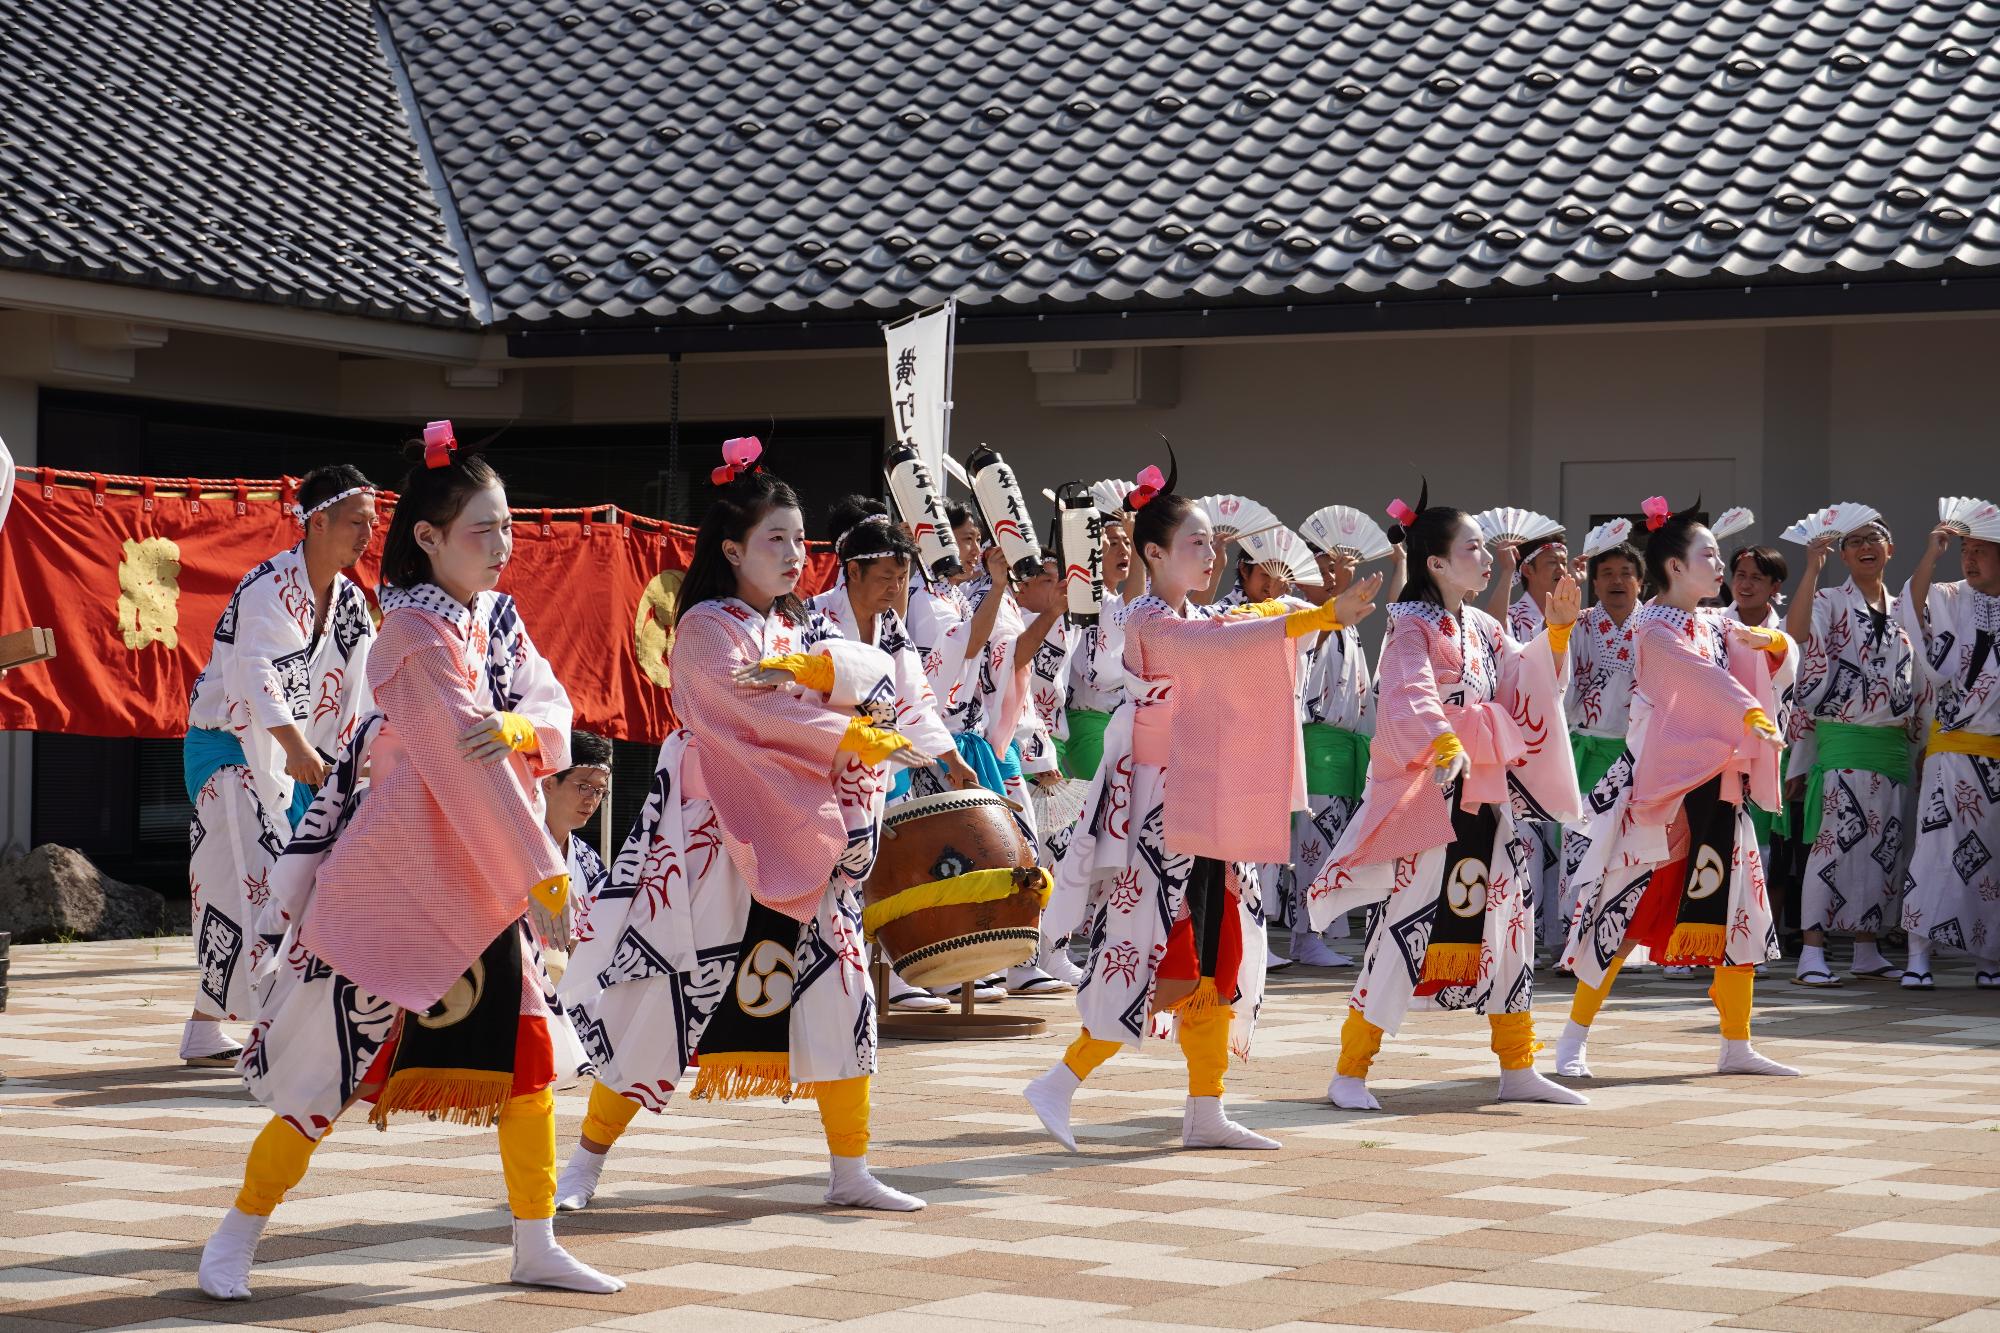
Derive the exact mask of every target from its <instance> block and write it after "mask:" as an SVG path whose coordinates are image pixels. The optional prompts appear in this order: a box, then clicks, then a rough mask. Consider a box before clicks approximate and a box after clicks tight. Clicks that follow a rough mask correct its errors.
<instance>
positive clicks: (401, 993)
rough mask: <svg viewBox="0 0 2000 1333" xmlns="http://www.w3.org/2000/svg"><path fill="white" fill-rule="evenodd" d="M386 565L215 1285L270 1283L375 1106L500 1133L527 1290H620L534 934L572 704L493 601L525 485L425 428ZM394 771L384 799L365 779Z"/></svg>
mask: <svg viewBox="0 0 2000 1333" xmlns="http://www.w3.org/2000/svg"><path fill="white" fill-rule="evenodd" d="M425 437H426V447H425V462H424V465H423V466H421V467H418V468H416V469H414V470H412V472H411V473H410V476H409V477H408V478H407V479H406V480H405V481H404V483H403V487H402V496H401V499H400V500H399V501H398V503H397V505H396V514H395V518H394V520H393V521H392V522H391V523H390V526H389V535H388V538H387V541H386V542H385V544H384V547H383V552H382V571H383V577H384V579H385V581H386V583H387V584H389V585H393V586H388V587H386V588H385V590H384V592H383V596H382V605H383V612H384V614H383V618H382V629H381V633H380V635H379V636H378V637H377V639H376V641H375V645H374V648H373V650H372V651H371V652H370V654H369V657H368V684H369V687H370V689H371V690H372V691H373V694H374V698H375V701H376V705H377V707H379V708H380V710H381V712H380V714H379V715H377V716H376V717H374V718H371V719H370V720H369V721H368V722H367V723H366V724H365V725H364V726H363V727H362V729H361V730H360V732H359V733H358V734H357V735H356V737H355V739H354V740H353V742H352V743H351V744H350V745H349V746H348V747H347V748H346V749H345V750H344V751H343V752H342V755H341V756H340V760H339V763H338V764H337V766H336V771H335V773H334V774H333V775H332V776H331V777H330V778H329V780H328V782H327V783H326V785H325V786H324V787H322V788H321V790H320V792H319V795H318V796H317V797H316V798H315V799H314V802H313V805H312V807H311V808H310V809H309V810H308V811H307V812H306V815H305V818H304V821H303V822H302V823H301V824H300V826H299V829H298V832H297V833H296V834H295V835H294V837H293V839H292V842H291V844H290V845H289V846H288V847H287V848H286V851H285V855H284V856H283V857H281V858H279V861H278V866H277V868H276V870H275V871H274V872H273V874H272V897H271V901H270V906H269V908H268V909H267V913H266V915H267V916H268V917H269V921H268V922H267V924H269V925H271V926H274V927H275V929H274V930H273V931H272V932H271V933H273V934H275V933H278V932H281V931H282V932H284V936H283V943H282V948H281V951H280V955H279V956H280V957H281V958H282V959H283V961H282V962H280V963H278V964H277V965H276V967H275V969H274V971H273V972H272V973H271V974H270V976H269V979H268V980H267V981H266V982H265V983H264V985H265V986H266V987H268V989H266V990H265V993H264V994H262V995H261V996H260V997H259V1009H258V1014H257V1021H256V1024H255V1026H254V1027H253V1028H252V1029H251V1033H250V1039H249V1042H248V1043H247V1044H246V1045H245V1047H244V1050H243V1055H242V1058H241V1060H240V1062H239V1068H240V1069H241V1070H242V1073H243V1078H244V1081H245V1083H246V1084H247V1085H248V1086H249V1088H250V1091H251V1093H252V1095H254V1096H255V1097H256V1098H257V1099H258V1100H259V1101H261V1102H263V1103H264V1104H265V1105H267V1106H269V1107H270V1108H271V1109H272V1111H273V1112H274V1115H273V1116H272V1119H271V1121H270V1123H268V1124H267V1125H265V1126H264V1129H263V1132H262V1133H260V1134H259V1135H258V1136H257V1140H256V1142H255V1143H254V1144H253V1145H252V1146H251V1149H250V1157H249V1160H248V1161H247V1162H246V1163H245V1164H244V1170H243V1189H242V1192H241V1193H239V1194H238V1195H237V1196H236V1204H235V1206H234V1207H233V1208H231V1209H230V1210H229V1212H228V1213H227V1214H226V1215H225V1216H224V1217H223V1219H222V1224H221V1225H220V1226H219V1227H217V1228H216V1232H215V1234H214V1236H212V1237H211V1238H210V1239H209V1242H208V1244H207V1246H206V1247H204V1248H203V1250H202V1254H201V1267H200V1273H199V1281H200V1285H201V1289H202V1290H203V1291H204V1292H206V1293H207V1294H208V1295H210V1296H213V1297H215V1298H217V1299H219V1300H242V1299H244V1298H246V1297H248V1296H249V1294H250V1266H251V1262H252V1260H253V1259H254V1258H255V1255H256V1248H257V1242H258V1240H259V1238H260V1237H261V1236H262V1235H263V1232H264V1226H265V1224H266V1222H268V1221H269V1219H270V1215H271V1212H272V1210H273V1209H275V1208H276V1207H277V1205H278V1203H279V1201H280V1200H282V1199H283V1198H284V1197H285V1194H286V1192H287V1191H289V1190H290V1189H292V1188H293V1187H294V1186H296V1185H297V1184H298V1183H299V1181H300V1180H302V1179H303V1178H304V1177H305V1172H306V1166H307V1164H308V1162H309V1161H310V1159H311V1156H312V1152H313V1149H314V1148H315V1147H317V1146H318V1144H319V1143H321V1142H322V1141H324V1139H325V1137H326V1134H327V1133H328V1132H329V1131H330V1130H331V1129H332V1128H333V1122H334V1121H335V1120H336V1119H338V1118H339V1116H340V1114H341V1113H342V1112H343V1111H345V1110H346V1109H347V1108H348V1107H350V1106H352V1105H353V1104H354V1103H355V1102H356V1101H360V1100H363V1099H371V1100H374V1101H375V1103H376V1107H375V1113H374V1115H373V1117H372V1119H374V1120H375V1121H376V1122H377V1123H378V1124H379V1123H381V1122H382V1121H383V1120H384V1119H385V1118H386V1117H387V1116H388V1115H389V1114H390V1113H391V1112H405V1111H406V1112H415V1113H417V1114H421V1115H425V1116H428V1117H430V1118H432V1119H444V1120H451V1121H455V1122H457V1123H461V1124H475V1125H494V1126H497V1127H498V1130H499V1137H500V1167H501V1171H502V1174H503V1175H504V1176H505V1177H506V1181H507V1201H508V1205H509V1207H510V1209H511V1211H512V1213H513V1215H514V1260H513V1269H512V1274H511V1280H512V1281H514V1282H517V1283H521V1284H524V1285H528V1286H542V1287H560V1288H563V1289H565V1290H568V1291H583V1292H592V1293H598V1294H604V1293H609V1292H615V1291H622V1290H623V1289H624V1286H625V1284H624V1283H623V1282H621V1281H620V1280H618V1279H617V1278H615V1277H609V1276H607V1275H605V1274H603V1273H600V1272H598V1271H597V1270H596V1269H594V1268H591V1267H589V1266H588V1265H586V1264H583V1263H581V1262H579V1261H578V1260H577V1259H575V1258H574V1257H572V1256H571V1255H570V1254H569V1253H568V1252H567V1251H566V1250H564V1249H563V1248H562V1247H561V1246H560V1245H558V1244H556V1241H555V1236H554V1233H553V1231H552V1219H553V1218H554V1217H555V1211H556V1209H555V1191H556V1152H555V1148H556V1137H555V1136H556V1121H555V1094H554V1086H555V1083H556V1078H557V1071H558V1068H559V1067H560V1066H561V1065H563V1064H567V1065H568V1066H569V1067H570V1068H572V1069H574V1068H575V1057H573V1056H567V1055H565V1046H568V1047H571V1048H573V1047H574V1039H573V1038H568V1039H567V1041H566V1040H565V1039H566V1037H567V1033H566V1030H565V1029H564V1028H563V1025H562V1024H561V1021H560V1019H559V1018H558V1017H557V1015H556V1013H555V1011H554V1008H553V1000H554V997H553V996H552V995H551V994H550V987H549V985H548V981H547V978H546V977H545V976H544V974H543V971H542V966H541V957H540V953H539V950H538V949H537V947H536V945H535V942H534V935H533V931H532V928H531V927H530V926H529V924H528V916H527V913H528V907H529V903H530V901H531V900H532V901H534V902H538V903H540V904H541V905H542V906H544V907H545V908H547V909H548V910H550V911H552V912H558V913H559V912H560V911H561V910H562V907H563V900H564V898H565V896H566V895H567V892H568V884H569V879H568V875H567V873H566V871H565V870H564V866H563V860H562V857H561V855H560V854H559V853H558V852H557V850H556V846H555V843H554V841H553V840H551V839H550V837H549V835H548V831H547V829H546V828H545V827H544V826H543V824H542V819H541V814H540V806H539V804H538V802H537V791H536V784H537V783H538V782H539V780H540V779H541V778H542V777H544V776H546V775H548V774H550V773H554V772H557V771H559V770H561V769H562V768H564V767H566V766H567V764H568V762H569V760H568V751H569V722H570V708H569V699H568V696H567V695H566V694H564V692H563V689H562V687H561V686H560V685H559V684H557V683H556V680H555V677H554V675H553V674H552V673H551V672H550V671H549V669H548V665H547V663H545V662H544V661H543V660H542V657H541V655H540V654H539V653H537V652H536V651H535V650H534V645H533V643H531V642H530V641H529V640H528V637H527V634H526V633H525V631H524V630H522V628H521V626H520V621H519V618H518V616H516V615H515V614H514V611H513V603H512V601H511V600H510V599H507V598H505V597H501V596H500V595H498V594H496V593H495V592H494V591H493V588H494V585H495V584H497V583H498V582H499V580H500V573H501V571H502V570H503V569H505V568H506V566H507V560H508V557H509V556H510V555H511V554H512V550H513V534H512V527H511V523H510V520H509V518H508V512H507V496H506V492H505V491H503V490H502V489H501V487H500V479H499V477H497V476H496V475H494V472H493V469H492V468H490V467H488V466H487V465H486V463H485V462H484V461H483V460H481V459H479V458H477V457H473V456H470V455H469V454H467V453H463V452H460V451H459V450H458V449H457V448H456V443H455V441H454V440H453V439H452V438H451V427H450V423H448V422H434V423H432V425H431V427H429V428H428V429H427V430H426V432H425ZM367 773H372V781H371V782H370V784H369V788H368V791H367V794H366V799H365V800H362V799H360V787H361V783H362V780H363V775H364V774H367Z"/></svg>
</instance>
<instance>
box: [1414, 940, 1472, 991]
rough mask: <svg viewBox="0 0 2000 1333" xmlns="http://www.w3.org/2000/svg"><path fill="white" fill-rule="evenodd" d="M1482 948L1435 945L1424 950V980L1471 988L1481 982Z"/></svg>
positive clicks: (1460, 945) (1467, 945) (1468, 945)
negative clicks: (1480, 959) (1474, 983)
mask: <svg viewBox="0 0 2000 1333" xmlns="http://www.w3.org/2000/svg"><path fill="white" fill-rule="evenodd" d="M1479 953H1480V946H1479V945H1478V944H1477V943H1473V944H1433V945H1431V946H1430V947H1428V948H1426V949H1425V950H1424V980H1425V981H1426V982H1431V981H1442V982H1444V983H1446V984H1447V985H1460V986H1469V985H1471V984H1472V983H1473V982H1475V981H1477V980H1479Z"/></svg>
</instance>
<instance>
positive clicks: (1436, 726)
mask: <svg viewBox="0 0 2000 1333" xmlns="http://www.w3.org/2000/svg"><path fill="white" fill-rule="evenodd" d="M1407 606H1409V604H1408V603H1401V604H1399V605H1398V607H1397V608H1396V609H1395V610H1392V612H1391V620H1390V624H1389V632H1388V633H1387V635H1385V636H1384V637H1383V640H1382V656H1381V665H1380V668H1379V670H1378V671H1377V672H1376V679H1377V681H1378V682H1379V689H1380V697H1379V701H1378V703H1377V706H1376V710H1375V739H1374V741H1373V743H1372V744H1371V745H1370V747H1369V759H1368V788H1367V792H1366V795H1365V798H1364V799H1363V801H1362V805H1361V809H1360V811H1359V812H1358V813H1357V814H1356V816H1355V819H1354V821H1353V822H1352V823H1350V824H1349V825H1348V827H1347V832H1346V833H1345V834H1344V835H1343V836H1342V838H1341V841H1340V845H1339V846H1338V847H1337V848H1336V849H1335V850H1334V855H1333V858H1332V860H1331V861H1329V862H1328V867H1329V869H1331V868H1333V867H1334V866H1336V865H1337V866H1344V867H1347V868H1348V869H1350V870H1351V869H1354V868H1357V867H1360V866H1366V865H1376V864H1381V863H1385V862H1390V861H1394V860H1396V859H1398V858H1400V857H1406V856H1415V855H1417V854H1419V853H1421V852H1424V851H1427V850H1429V849H1430V848H1432V847H1442V846H1445V845H1447V844H1449V843H1450V842H1451V839H1452V831H1451V808H1450V806H1449V805H1448V804H1447V803H1446V802H1445V799H1444V793H1443V790H1442V789H1441V788H1440V787H1439V786H1438V785H1437V783H1436V781H1435V780H1434V774H1433V764H1432V750H1431V746H1432V745H1433V744H1434V743H1435V742H1436V740H1437V738H1438V737H1439V736H1441V735H1443V734H1444V733H1445V732H1447V731H1449V732H1452V733H1454V734H1456V735H1457V737H1458V739H1459V742H1460V743H1461V744H1462V745H1464V746H1465V752H1466V759H1467V761H1468V767H1467V770H1466V780H1465V786H1464V791H1463V795H1462V797H1461V804H1462V805H1463V806H1464V807H1465V808H1466V809H1468V810H1471V809H1477V808H1478V807H1479V806H1480V805H1483V804H1487V803H1489V802H1490V803H1495V804H1498V803H1501V802H1505V801H1506V800H1507V799H1508V794H1507V775H1508V773H1509V771H1510V770H1511V771H1513V772H1514V774H1515V775H1516V776H1517V777H1518V778H1519V779H1520V781H1521V784H1522V786H1523V787H1524V788H1526V789H1527V791H1528V792H1529V794H1530V795H1531V796H1532V797H1533V798H1534V800H1535V801H1537V802H1538V803H1539V804H1540V806H1541V807H1542V813H1543V814H1545V815H1546V817H1547V818H1549V819H1551V820H1555V821H1558V822H1560V821H1565V820H1570V819H1574V818H1576V815H1577V807H1578V805H1579V804H1580V803H1581V801H1580V798H1579V796H1578V794H1577V790H1576V761H1575V759H1574V757H1573V756H1572V754H1571V752H1570V746H1569V727H1568V724H1567V722H1566V721H1565V720H1564V718H1563V711H1562V677H1563V674H1564V672H1565V671H1566V669H1567V667H1568V662H1569V654H1567V653H1562V654H1557V653H1554V652H1552V651H1551V650H1550V647H1549V641H1548V636H1547V634H1546V632H1543V633H1541V634H1538V635H1536V636H1535V638H1533V639H1532V640H1530V641H1529V642H1528V643H1526V644H1517V643H1515V642H1514V640H1512V639H1511V638H1509V637H1507V635H1506V634H1505V633H1503V632H1502V630H1501V628H1500V623H1499V622H1498V621H1496V620H1494V619H1493V618H1492V617H1491V616H1489V615H1487V614H1486V613H1485V612H1483V611H1480V610H1477V609H1476V608H1473V607H1465V608H1463V609H1462V612H1461V614H1462V615H1463V616H1464V618H1465V626H1464V632H1465V634H1466V636H1467V642H1468V644H1469V645H1471V643H1472V638H1471V636H1478V638H1479V640H1480V641H1481V642H1483V643H1484V645H1485V658H1486V661H1487V662H1488V663H1489V664H1490V666H1488V667H1486V668H1484V669H1487V670H1490V671H1491V672H1492V685H1491V694H1492V697H1491V698H1481V697H1479V696H1480V694H1481V693H1482V691H1483V690H1484V688H1485V687H1484V686H1477V687H1470V688H1468V690H1467V697H1466V702H1465V703H1464V704H1463V705H1449V706H1448V705H1446V704H1445V703H1444V702H1443V694H1444V692H1445V691H1447V690H1449V688H1450V687H1452V686H1455V685H1458V684H1460V683H1461V682H1462V681H1464V679H1465V671H1466V663H1465V661H1464V660H1463V658H1462V657H1461V656H1460V652H1459V649H1458V646H1457V642H1456V640H1457V637H1458V635H1457V631H1456V630H1455V629H1453V630H1452V632H1451V633H1450V634H1449V635H1447V634H1446V632H1445V629H1447V628H1451V626H1450V619H1449V617H1448V616H1445V615H1444V613H1443V612H1442V610H1441V609H1439V610H1436V611H1415V610H1408V611H1406V610H1403V609H1402V608H1404V607H1407ZM1475 651H1476V647H1475ZM1325 878H1326V876H1325V874H1322V879H1325ZM1316 887H1317V886H1316Z"/></svg>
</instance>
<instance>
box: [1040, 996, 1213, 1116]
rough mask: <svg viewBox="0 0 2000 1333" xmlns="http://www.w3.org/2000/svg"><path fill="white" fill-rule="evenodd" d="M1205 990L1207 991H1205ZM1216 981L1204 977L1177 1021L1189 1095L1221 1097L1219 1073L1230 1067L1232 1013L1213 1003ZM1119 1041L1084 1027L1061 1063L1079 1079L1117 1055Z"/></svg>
mask: <svg viewBox="0 0 2000 1333" xmlns="http://www.w3.org/2000/svg"><path fill="white" fill-rule="evenodd" d="M1204 992H1206V994H1204ZM1214 997H1215V982H1214V981H1212V980H1210V979H1209V978H1207V977H1203V978H1202V980H1201V987H1200V988H1199V989H1197V990H1196V991H1195V993H1194V995H1192V996H1190V997H1189V1001H1188V1004H1187V1006H1186V1009H1187V1011H1186V1012H1183V1013H1182V1014H1181V1015H1180V1021H1179V1023H1178V1024H1177V1027H1178V1029H1179V1032H1178V1036H1179V1039H1180V1044H1181V1056H1182V1058H1184V1059H1185V1060H1186V1061H1187V1071H1188V1096H1190V1097H1220V1096H1221V1095H1222V1076H1223V1074H1224V1073H1226V1072H1227V1071H1228V1069H1229V1022H1230V1019H1231V1018H1232V1017H1233V1015H1234V1012H1235V1011H1234V1010H1232V1009H1231V1008H1230V1007H1229V1006H1228V1005H1226V1004H1216V1003H1214ZM1121 1044H1122V1043H1120V1042H1115V1041H1101V1040H1099V1039H1098V1038H1096V1037H1093V1036H1091V1035H1090V1029H1089V1028H1085V1029H1084V1030H1083V1031H1082V1032H1081V1033H1079V1034H1078V1036H1077V1039H1076V1040H1075V1041H1073V1042H1071V1043H1070V1044H1069V1049H1068V1050H1067V1051H1065V1052H1063V1063H1064V1064H1066V1065H1068V1066H1069V1072H1070V1073H1072V1074H1075V1075H1076V1076H1077V1078H1078V1079H1079V1080H1081V1079H1086V1078H1089V1077H1090V1073H1091V1071H1092V1070H1094V1069H1096V1068H1097V1067H1098V1066H1099V1065H1101V1064H1103V1063H1104V1062H1105V1061H1106V1060H1109V1059H1110V1058H1111V1057H1112V1056H1114V1055H1116V1054H1118V1048H1119V1046H1120V1045H1121Z"/></svg>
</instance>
